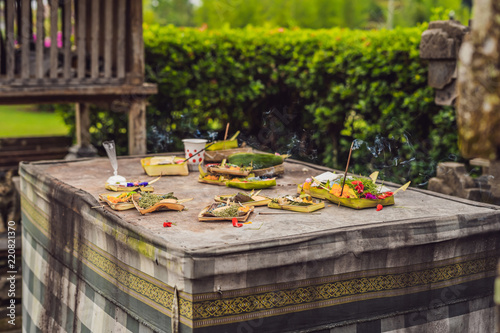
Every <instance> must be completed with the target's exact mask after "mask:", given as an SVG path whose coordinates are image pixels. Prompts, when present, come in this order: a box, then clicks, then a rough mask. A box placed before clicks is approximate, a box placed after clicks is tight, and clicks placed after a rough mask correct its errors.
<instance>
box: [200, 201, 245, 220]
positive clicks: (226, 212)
mask: <svg viewBox="0 0 500 333" xmlns="http://www.w3.org/2000/svg"><path fill="white" fill-rule="evenodd" d="M253 210H254V207H252V206H242V205H239V204H234V203H230V202H214V203H212V204H211V205H210V206H207V207H205V208H204V209H203V210H202V211H201V212H200V214H199V215H198V220H199V221H200V222H209V221H232V220H233V219H236V220H237V221H246V220H247V219H248V217H249V216H250V213H252V212H253Z"/></svg>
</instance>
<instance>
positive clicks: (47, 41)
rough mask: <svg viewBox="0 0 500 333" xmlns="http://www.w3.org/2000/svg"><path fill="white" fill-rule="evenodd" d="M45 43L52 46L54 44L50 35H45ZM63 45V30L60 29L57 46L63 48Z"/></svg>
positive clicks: (46, 45)
mask: <svg viewBox="0 0 500 333" xmlns="http://www.w3.org/2000/svg"><path fill="white" fill-rule="evenodd" d="M33 36H34V37H35V35H33ZM35 41H36V37H35ZM43 44H44V46H45V47H50V45H51V44H52V42H51V40H50V37H45V39H44V41H43ZM62 46H63V37H62V32H61V31H58V32H57V47H58V48H61V47H62Z"/></svg>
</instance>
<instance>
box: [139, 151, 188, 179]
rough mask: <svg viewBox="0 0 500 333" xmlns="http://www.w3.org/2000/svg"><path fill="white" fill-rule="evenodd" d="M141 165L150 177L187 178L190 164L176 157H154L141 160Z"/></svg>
mask: <svg viewBox="0 0 500 333" xmlns="http://www.w3.org/2000/svg"><path fill="white" fill-rule="evenodd" d="M141 165H142V168H143V169H144V171H145V172H146V173H147V174H148V176H161V175H163V176H187V175H189V170H188V162H187V161H186V160H185V158H182V157H175V156H154V157H146V158H143V159H141Z"/></svg>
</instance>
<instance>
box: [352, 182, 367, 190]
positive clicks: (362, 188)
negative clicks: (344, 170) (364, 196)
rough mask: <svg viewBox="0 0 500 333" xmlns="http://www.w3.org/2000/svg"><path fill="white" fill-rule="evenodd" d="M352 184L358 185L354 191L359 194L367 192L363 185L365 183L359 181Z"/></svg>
mask: <svg viewBox="0 0 500 333" xmlns="http://www.w3.org/2000/svg"><path fill="white" fill-rule="evenodd" d="M351 184H352V185H356V187H355V188H354V189H355V190H356V191H358V193H363V191H364V190H365V185H363V182H361V181H359V180H354V181H352V182H351Z"/></svg>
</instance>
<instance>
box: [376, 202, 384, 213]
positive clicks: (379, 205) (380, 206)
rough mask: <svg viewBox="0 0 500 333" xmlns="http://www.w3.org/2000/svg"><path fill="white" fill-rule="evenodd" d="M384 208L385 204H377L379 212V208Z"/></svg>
mask: <svg viewBox="0 0 500 333" xmlns="http://www.w3.org/2000/svg"><path fill="white" fill-rule="evenodd" d="M382 208H384V206H382V205H381V204H378V205H377V212H378V211H379V210H382Z"/></svg>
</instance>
